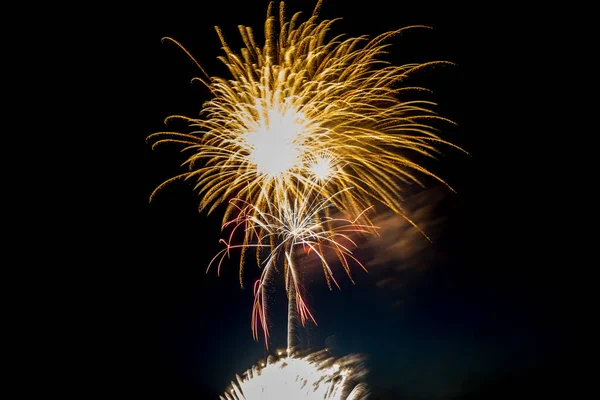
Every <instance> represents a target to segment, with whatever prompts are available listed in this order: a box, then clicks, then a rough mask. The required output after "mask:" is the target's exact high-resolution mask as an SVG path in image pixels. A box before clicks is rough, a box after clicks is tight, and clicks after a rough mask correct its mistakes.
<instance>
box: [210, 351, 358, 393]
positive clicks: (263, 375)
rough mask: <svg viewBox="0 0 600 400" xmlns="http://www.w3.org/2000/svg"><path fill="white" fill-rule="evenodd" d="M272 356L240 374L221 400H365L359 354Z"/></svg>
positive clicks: (325, 353)
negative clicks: (338, 356) (336, 356)
mask: <svg viewBox="0 0 600 400" xmlns="http://www.w3.org/2000/svg"><path fill="white" fill-rule="evenodd" d="M279 354H280V355H281V354H284V355H283V356H282V357H281V358H275V357H271V358H270V359H269V360H267V362H265V363H259V364H258V365H255V366H254V367H252V368H251V369H249V370H248V371H246V373H245V374H244V375H243V377H240V376H239V375H238V376H237V381H236V382H232V384H231V388H230V389H229V390H228V391H227V392H226V393H225V394H224V395H223V396H220V398H221V400H258V399H260V400H275V399H276V400H281V399H288V400H300V399H302V400H306V399H319V400H361V399H365V398H366V395H367V391H366V389H365V387H364V386H363V385H362V384H361V383H358V384H357V381H358V380H360V378H361V377H362V375H363V374H364V373H365V371H364V369H363V368H362V366H361V365H360V359H359V358H358V357H357V356H346V357H343V358H340V359H336V358H334V357H332V356H331V355H329V354H328V353H327V352H326V351H321V352H317V353H312V354H308V355H306V356H295V355H290V356H288V355H287V354H285V352H282V351H281V352H279Z"/></svg>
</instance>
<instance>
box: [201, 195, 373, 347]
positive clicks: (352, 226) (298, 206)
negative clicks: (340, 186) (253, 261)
mask: <svg viewBox="0 0 600 400" xmlns="http://www.w3.org/2000/svg"><path fill="white" fill-rule="evenodd" d="M349 190H351V188H347V189H344V190H342V191H340V192H338V193H335V194H333V195H331V196H329V197H324V196H323V195H322V193H321V192H316V193H304V192H303V193H302V195H300V196H296V197H294V198H289V197H288V195H287V194H286V193H284V194H283V195H282V196H281V197H277V198H276V202H275V203H271V202H267V203H266V205H265V207H266V210H264V211H263V210H261V209H259V208H258V207H257V206H256V205H254V204H251V203H248V202H247V201H245V200H242V199H233V200H232V201H231V204H232V205H233V206H234V207H236V213H235V214H236V217H235V218H233V219H231V220H230V221H228V222H226V223H225V224H224V228H230V229H231V231H230V235H229V238H228V240H223V239H222V240H221V242H222V243H223V244H225V246H226V247H225V248H224V249H223V250H222V251H221V252H219V253H218V254H217V255H216V256H215V257H214V258H213V259H212V260H211V262H210V263H209V266H208V268H209V269H210V267H211V266H212V265H213V264H214V263H215V262H216V261H217V260H218V263H217V273H219V271H220V268H221V264H222V262H223V260H224V258H225V257H226V256H229V255H230V252H231V250H233V249H240V248H241V249H248V248H255V249H256V250H257V260H258V262H259V264H262V265H263V267H262V273H261V276H260V278H259V279H258V280H257V281H256V282H255V284H254V297H255V300H254V307H253V312H252V331H253V334H254V337H255V338H258V328H259V325H260V327H261V328H262V330H263V332H264V334H265V343H266V344H267V343H268V340H267V339H268V334H269V331H268V324H267V310H266V296H267V285H268V283H269V281H270V279H271V274H272V271H273V270H274V269H275V268H276V262H277V259H278V258H280V257H283V266H284V267H283V274H284V276H285V279H286V288H287V290H288V296H293V297H294V300H295V304H296V309H297V312H298V315H299V317H300V321H301V323H302V324H303V325H304V324H305V323H306V321H307V320H308V319H310V320H312V321H313V322H315V323H316V321H315V319H314V317H313V316H312V314H311V312H310V311H309V309H308V307H307V306H306V302H305V300H304V298H303V296H302V290H301V288H300V285H299V279H298V276H299V266H298V265H297V264H298V263H297V262H295V260H294V254H295V253H296V250H297V249H302V250H303V251H304V252H305V253H314V254H315V255H316V256H317V257H318V258H319V260H320V263H321V266H322V268H323V272H324V274H325V277H326V279H327V284H328V285H329V287H330V288H331V287H332V283H333V284H334V285H335V286H337V287H338V288H339V284H338V282H337V280H336V279H335V277H334V274H333V271H332V268H331V267H330V264H329V262H328V261H327V258H329V257H330V256H331V253H333V254H335V255H336V256H337V259H338V260H339V261H340V263H341V265H342V266H343V268H344V270H345V272H346V274H347V275H348V276H349V277H350V279H352V273H351V263H356V264H357V265H358V266H360V267H362V268H363V269H365V268H364V266H363V265H362V264H361V263H360V261H359V260H358V259H356V258H355V257H354V256H353V255H352V251H351V247H355V246H356V243H355V242H354V241H353V239H352V238H351V236H350V235H356V234H367V233H370V232H371V231H372V229H373V228H374V227H373V226H372V225H364V224H360V223H358V222H357V221H358V220H359V219H361V217H362V215H363V214H364V213H365V212H366V211H367V210H365V211H364V212H362V213H360V214H359V215H357V216H356V217H355V218H353V219H349V218H333V217H330V216H328V214H327V213H326V212H325V210H326V209H327V208H329V207H332V206H333V204H334V199H335V197H336V196H341V195H343V194H344V192H346V191H349ZM310 192H314V191H312V190H311V191H310ZM240 231H243V236H244V237H245V238H246V239H245V240H244V242H243V243H241V244H235V242H234V241H235V238H236V236H237V234H238V232H240ZM261 250H267V253H268V255H267V256H266V258H265V259H264V260H262V259H261ZM328 253H329V254H328ZM328 255H329V257H328ZM365 270H366V269H365Z"/></svg>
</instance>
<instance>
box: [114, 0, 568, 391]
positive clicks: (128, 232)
mask: <svg viewBox="0 0 600 400" xmlns="http://www.w3.org/2000/svg"><path fill="white" fill-rule="evenodd" d="M250 3H252V4H250ZM301 3H304V4H306V5H301ZM287 4H288V9H289V14H291V13H292V12H294V11H304V12H305V13H310V11H312V7H313V3H312V2H299V1H294V2H288V3H287ZM388 4H389V2H387V1H381V0H374V1H371V2H364V4H362V5H360V4H358V3H357V4H350V3H348V2H345V1H341V0H329V1H326V2H325V4H324V6H323V9H322V12H321V15H322V17H323V18H335V17H342V18H343V19H342V20H341V21H339V22H338V23H337V24H335V25H334V28H333V31H334V33H347V34H348V35H351V36H356V35H362V34H367V35H370V36H374V35H376V34H379V33H383V32H385V31H388V30H392V29H395V28H399V27H402V26H406V25H414V24H426V25H430V26H432V27H433V28H434V29H433V30H417V31H413V32H410V33H408V34H406V35H403V36H402V37H397V38H394V39H392V40H391V43H392V47H391V49H390V55H389V60H390V61H392V62H394V63H397V64H400V63H409V62H423V61H429V60H448V61H453V62H455V63H456V66H454V67H444V68H436V69H432V70H429V71H427V72H426V73H423V74H420V75H419V76H417V77H416V78H415V82H416V83H417V84H419V85H423V86H426V87H428V88H430V89H432V90H433V91H434V92H433V94H432V95H431V96H432V97H431V99H432V100H434V101H436V102H437V103H438V104H439V106H438V107H437V108H436V110H437V111H438V112H439V113H440V114H441V115H443V116H446V117H449V118H450V119H452V120H454V121H456V122H457V123H458V126H457V127H447V128H445V129H444V131H443V133H442V134H443V136H444V138H446V139H448V140H449V141H451V142H454V143H456V144H458V145H460V146H462V147H464V148H465V149H466V150H467V151H469V152H470V154H471V155H470V156H466V155H464V154H461V153H460V152H457V151H453V150H451V149H448V150H447V151H445V152H444V153H445V154H444V156H442V157H441V158H440V159H439V160H438V161H436V162H429V163H428V164H427V165H428V166H430V167H431V168H432V169H433V170H434V171H435V172H436V173H437V174H438V175H440V176H442V177H443V178H444V179H445V180H446V181H448V182H449V183H450V184H451V185H452V186H453V187H454V188H455V189H456V191H457V193H452V192H450V191H449V190H447V189H445V188H443V187H440V186H439V185H436V184H435V183H434V182H430V183H431V185H430V187H429V190H427V191H425V192H421V193H420V192H419V191H418V190H417V188H410V190H409V194H410V196H408V198H407V208H408V209H409V210H411V212H413V213H414V215H418V217H417V218H421V220H422V222H423V223H424V224H428V227H429V228H430V233H431V234H432V235H433V237H434V241H433V243H426V242H424V241H422V240H421V239H420V238H419V237H417V236H416V235H415V233H414V232H412V231H410V230H409V229H406V227H403V228H402V229H400V228H398V230H393V229H392V230H390V231H389V235H390V236H389V237H394V238H398V240H400V239H401V238H404V237H406V238H409V239H407V243H408V244H405V245H404V246H400V250H402V251H404V252H405V253H403V255H402V256H396V257H391V256H390V255H389V251H391V250H389V251H385V250H382V249H383V248H388V247H386V246H392V245H393V244H394V243H395V242H397V241H395V240H389V239H388V241H387V242H385V243H384V242H380V243H370V244H369V245H365V247H364V249H362V250H361V251H360V252H359V253H358V254H359V255H362V256H363V257H364V258H365V259H367V260H368V261H369V262H370V263H371V264H370V265H371V266H372V267H371V268H370V272H369V274H366V273H364V272H361V271H360V270H358V269H357V270H355V275H354V278H355V281H356V285H351V284H350V283H349V281H348V280H347V279H345V278H344V276H343V275H338V277H339V278H340V281H341V282H342V286H343V290H342V291H337V290H334V291H332V292H330V291H329V290H328V289H327V287H326V285H325V281H324V277H322V276H320V275H318V274H312V275H310V277H309V281H310V285H308V288H309V295H308V300H309V304H310V305H311V306H312V309H313V310H314V314H315V317H316V319H317V322H318V323H319V326H318V327H315V326H311V327H309V328H308V331H307V336H308V338H309V340H310V346H311V348H314V349H319V348H322V347H325V346H330V347H332V348H333V350H334V351H335V352H336V353H337V354H339V355H343V354H347V353H361V354H364V355H365V356H366V360H367V361H366V364H367V367H368V369H369V375H368V383H369V384H370V385H371V386H372V390H373V393H374V397H373V398H378V397H375V395H379V396H381V398H396V397H395V396H399V395H402V396H404V397H403V398H406V399H410V398H415V399H416V398H419V399H420V398H448V399H450V398H457V399H458V398H461V397H460V396H464V397H462V398H494V397H493V396H492V395H491V394H490V393H494V395H496V396H500V395H502V396H503V397H505V394H508V393H515V391H520V392H523V391H527V390H529V391H530V392H531V393H539V392H538V390H541V389H540V388H539V387H538V385H539V384H540V383H541V382H542V380H543V379H554V378H555V377H561V376H563V375H562V373H560V372H558V371H559V369H560V368H562V367H561V365H563V363H564V360H565V357H566V353H565V351H564V347H563V345H564V334H565V332H566V330H567V328H566V326H565V324H564V322H563V316H564V314H565V312H566V310H565V307H566V306H564V303H563V302H562V301H561V300H560V296H559V293H560V290H561V289H560V285H558V282H559V281H560V276H559V275H558V274H557V273H556V272H553V271H554V270H552V269H550V268H547V265H546V264H545V262H543V261H542V259H541V258H539V257H538V251H539V248H538V247H537V242H535V237H536V232H535V228H531V226H528V225H527V224H524V223H523V215H524V214H523V210H524V209H527V208H530V207H532V206H534V203H533V201H532V200H528V198H527V196H526V195H525V192H524V191H523V190H522V188H523V185H524V183H523V182H524V181H525V179H513V177H514V176H515V175H516V174H515V172H519V171H518V170H519V167H518V166H516V165H515V164H514V161H515V158H514V157H516V156H513V155H511V154H510V153H509V151H510V149H511V148H512V145H510V144H508V142H511V141H509V140H508V139H506V136H507V135H511V134H513V133H512V132H507V130H506V128H507V126H510V123H506V121H505V120H504V118H503V117H500V115H501V114H502V113H500V112H498V110H499V109H501V108H502V107H508V105H507V103H506V102H505V101H504V100H503V99H504V97H503V96H505V97H506V96H509V95H508V94H507V93H506V91H511V90H512V89H511V86H510V84H511V82H510V81H509V80H508V79H505V78H503V62H504V61H503V59H504V55H505V54H504V52H506V47H505V46H503V45H501V43H502V40H500V39H498V37H499V33H498V32H497V31H495V30H494V29H492V28H491V27H489V26H487V23H486V18H491V16H490V15H489V14H490V11H487V12H486V13H485V14H484V13H482V12H480V11H478V10H473V9H466V7H464V8H459V9H452V8H450V7H446V8H444V9H438V8H435V7H434V6H433V5H431V4H429V3H419V4H413V3H411V4H408V3H407V4H406V5H398V6H396V8H395V9H390V8H389V6H388ZM146 7H149V8H147V9H144V10H140V13H139V14H133V13H127V19H126V20H127V21H129V22H130V29H128V30H126V32H127V34H126V35H127V36H125V35H124V36H123V37H121V41H122V43H121V44H125V45H124V46H119V49H121V47H123V48H124V49H126V53H127V56H126V57H124V58H122V59H121V58H120V57H119V56H117V55H116V54H115V56H114V66H115V68H118V69H120V70H121V77H122V78H124V79H123V82H125V83H124V84H123V85H125V86H126V87H125V88H124V90H123V91H122V95H121V94H119V93H116V94H115V95H116V97H117V100H118V101H120V102H121V103H123V102H124V103H126V104H125V106H126V107H125V109H126V110H127V117H126V118H125V117H124V120H127V122H126V123H125V124H123V126H119V127H117V130H119V131H120V133H119V135H126V137H127V139H126V142H127V143H128V144H129V143H132V146H133V147H132V149H133V150H132V151H133V152H132V153H131V155H130V156H128V159H129V161H131V164H132V166H131V172H130V174H128V175H130V176H129V177H128V178H127V181H128V183H127V187H126V188H125V190H126V192H125V193H128V195H127V196H124V195H122V194H121V193H118V192H117V191H116V190H115V192H116V193H114V194H112V195H110V194H109V195H108V196H109V197H112V198H111V201H113V202H119V201H121V200H122V201H123V203H126V205H125V204H123V206H122V210H126V209H127V210H131V211H129V212H125V213H124V214H125V215H126V216H125V217H124V218H126V220H127V221H128V222H129V223H127V224H123V225H122V227H115V228H114V229H115V230H116V232H115V237H117V238H118V240H115V244H114V246H115V247H116V248H118V249H119V252H117V253H118V254H119V256H118V259H119V260H120V261H121V262H122V266H121V267H119V269H118V271H115V273H116V275H115V279H114V280H112V284H113V285H114V287H113V288H111V290H110V293H111V295H110V296H109V298H108V299H107V304H109V305H110V306H111V307H112V306H114V310H115V312H112V318H111V319H110V321H112V322H111V324H113V325H111V326H109V327H106V329H108V330H109V331H110V332H111V334H112V335H113V337H114V338H115V341H116V343H115V348H116V349H119V351H118V357H119V358H120V359H118V360H117V361H116V364H117V366H116V369H117V370H118V371H119V372H123V373H124V374H125V375H123V376H122V378H123V381H125V382H127V384H128V385H130V386H129V387H130V388H131V392H132V393H133V394H135V396H134V397H143V396H146V395H149V396H152V397H159V396H169V397H170V398H181V399H187V398H190V399H192V398H194V399H204V398H206V399H209V398H213V399H214V398H217V396H218V394H220V393H221V392H222V391H223V390H224V389H225V388H226V387H227V385H228V384H229V382H230V381H231V380H232V378H234V375H235V374H236V373H241V372H243V371H244V370H246V369H247V368H248V367H250V366H251V365H252V364H254V363H255V362H256V361H258V360H259V359H260V358H262V357H264V355H265V350H264V344H263V343H262V342H255V341H254V340H253V339H252V337H251V331H250V312H251V306H252V303H251V301H252V292H251V290H250V289H249V288H248V287H246V288H244V289H241V288H240V286H239V284H238V281H237V268H238V266H237V263H236V259H233V260H232V261H231V262H230V263H228V264H226V265H225V266H224V268H223V274H222V275H221V276H220V277H217V276H216V274H215V272H214V271H211V272H209V273H208V274H205V270H206V266H207V264H208V262H209V261H210V259H211V258H212V257H213V255H214V254H215V253H216V252H217V251H218V250H220V247H219V245H218V240H219V238H220V218H221V215H220V214H219V210H217V212H216V213H215V215H211V216H207V215H206V214H199V213H198V212H197V204H198V202H199V198H198V196H197V195H196V194H195V193H194V192H193V191H192V188H191V186H189V185H187V184H173V185H172V186H170V187H169V188H167V189H166V190H164V191H163V192H161V193H160V195H159V196H158V197H157V198H156V200H155V201H154V202H153V203H152V204H148V197H149V195H150V193H151V192H152V190H153V189H154V188H155V187H156V186H157V185H158V184H160V183H161V182H162V181H164V180H165V179H167V178H169V177H171V176H173V175H175V174H177V173H178V172H180V171H181V170H180V168H179V163H180V162H181V161H182V160H183V158H182V157H181V156H180V154H179V153H178V149H177V148H175V147H168V146H167V147H163V148H160V149H158V150H155V151H151V149H150V146H148V145H147V144H146V143H145V138H146V136H147V135H149V134H151V133H153V132H156V131H160V130H163V129H164V125H163V119H164V118H165V117H167V116H168V115H171V114H182V115H186V116H191V117H194V116H196V115H198V114H197V113H198V111H199V110H200V108H201V105H202V103H203V102H204V101H206V100H207V99H208V98H209V93H208V92H207V90H206V89H205V88H203V87H202V86H201V85H199V84H191V83H190V80H191V78H192V77H194V76H199V75H200V71H198V70H197V68H196V67H195V65H194V63H193V62H192V61H191V60H190V59H189V58H188V57H187V56H186V55H185V54H184V53H183V52H182V51H181V50H180V49H179V48H177V47H176V46H174V45H173V44H171V43H161V38H162V37H164V36H170V37H172V38H174V39H176V40H178V41H180V42H181V43H182V44H183V45H184V46H185V47H186V48H187V49H188V50H189V51H190V53H191V54H192V55H194V57H195V58H196V59H197V60H198V61H199V62H200V63H201V64H202V65H203V67H204V68H205V70H207V72H208V73H209V74H212V75H226V70H225V68H224V67H223V66H222V65H220V63H218V62H217V61H216V57H217V56H219V55H221V53H220V45H219V42H218V38H217V35H216V33H215V31H214V28H213V26H214V25H219V26H220V27H221V28H222V29H223V31H224V33H225V35H226V36H227V37H228V38H230V39H231V41H232V44H234V47H238V48H239V42H237V40H238V32H237V26H238V25H240V24H243V25H249V26H251V27H253V28H254V29H255V32H256V34H257V37H258V38H261V39H262V35H261V29H262V24H263V22H264V18H265V13H266V8H267V2H266V1H254V2H243V3H242V4H241V5H233V4H232V3H231V2H215V3H214V4H212V5H211V8H212V10H211V11H210V12H208V11H206V10H202V9H201V7H200V6H196V7H195V8H189V7H188V6H185V7H181V8H177V7H175V6H172V7H171V6H168V8H166V9H165V7H167V6H166V5H165V4H159V3H157V4H156V6H146ZM142 11H143V12H142ZM473 13H479V14H478V18H477V19H472V18H473V17H471V16H472V15H473ZM261 39H259V40H261ZM505 85H508V86H505ZM127 104H131V106H130V107H128V105H127ZM522 174H526V173H524V172H523V173H520V172H519V174H517V175H519V177H520V178H523V176H522ZM131 177H133V178H131ZM109 193H110V191H109ZM130 206H131V208H129V207H130ZM402 235H405V236H402ZM405 242H406V241H405ZM405 242H403V243H405ZM534 242H535V243H534ZM377 248H379V252H380V253H382V254H383V253H385V254H387V256H386V258H385V260H383V261H381V260H380V261H379V262H378V261H377V258H378V257H379V256H377V257H376V256H375V255H374V252H375V250H376V249H377ZM396 249H397V248H396ZM117 253H115V254H117ZM119 264H120V263H119ZM400 266H403V268H400ZM111 270H115V268H113V269H111ZM247 270H248V271H247V275H246V276H247V278H248V282H250V279H251V277H252V276H254V275H253V274H255V273H256V271H255V267H254V266H253V265H251V264H248V266H247ZM278 290H279V292H277V293H279V297H275V298H274V301H273V304H272V310H273V311H272V312H273V331H274V337H273V339H272V346H273V347H275V348H277V347H284V346H285V298H284V297H282V296H281V294H282V293H281V288H279V289H278ZM111 309H112V308H111ZM121 357H122V358H121ZM503 390H504V392H503ZM544 390H545V389H544ZM467 395H471V396H473V397H467Z"/></svg>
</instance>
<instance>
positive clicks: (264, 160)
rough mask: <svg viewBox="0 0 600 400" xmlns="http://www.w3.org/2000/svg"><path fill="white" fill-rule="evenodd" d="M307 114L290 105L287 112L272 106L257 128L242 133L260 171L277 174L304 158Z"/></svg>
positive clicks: (294, 166)
mask: <svg viewBox="0 0 600 400" xmlns="http://www.w3.org/2000/svg"><path fill="white" fill-rule="evenodd" d="M304 129H306V118H305V117H304V115H303V114H302V113H301V112H296V111H294V110H293V109H292V108H288V109H287V110H284V111H283V112H282V111H281V110H278V109H275V108H271V109H269V110H268V111H267V113H266V116H265V117H263V118H261V119H260V120H258V121H257V123H256V126H255V127H254V129H252V130H250V131H249V132H247V133H245V134H244V135H242V140H243V142H245V143H244V144H245V147H246V148H247V149H248V151H249V153H250V154H249V156H248V158H249V161H250V162H251V163H253V164H255V165H256V169H257V171H258V173H259V174H263V175H266V176H267V177H270V178H274V177H277V176H279V175H281V174H285V173H287V172H289V171H291V170H293V169H294V168H296V167H297V166H298V165H299V164H300V162H301V158H302V153H303V150H304V147H303V146H302V143H301V142H302V140H301V136H302V132H303V131H304Z"/></svg>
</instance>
